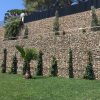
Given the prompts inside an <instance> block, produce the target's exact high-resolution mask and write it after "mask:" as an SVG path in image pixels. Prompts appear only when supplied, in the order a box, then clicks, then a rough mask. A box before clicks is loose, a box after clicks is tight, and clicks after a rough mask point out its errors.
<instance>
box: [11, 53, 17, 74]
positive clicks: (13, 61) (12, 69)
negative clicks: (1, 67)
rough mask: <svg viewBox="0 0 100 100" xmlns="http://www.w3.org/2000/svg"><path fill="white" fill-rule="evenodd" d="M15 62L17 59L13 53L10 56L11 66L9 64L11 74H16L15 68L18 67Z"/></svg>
mask: <svg viewBox="0 0 100 100" xmlns="http://www.w3.org/2000/svg"><path fill="white" fill-rule="evenodd" d="M17 63H18V60H17V57H16V54H15V55H14V56H13V58H12V66H11V73H13V74H17V68H18V67H17Z"/></svg>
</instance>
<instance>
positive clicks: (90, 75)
mask: <svg viewBox="0 0 100 100" xmlns="http://www.w3.org/2000/svg"><path fill="white" fill-rule="evenodd" d="M92 63H93V59H92V53H91V52H90V51H89V52H88V63H87V66H86V72H85V75H84V78H85V79H89V80H94V79H95V75H94V71H93V64H92Z"/></svg>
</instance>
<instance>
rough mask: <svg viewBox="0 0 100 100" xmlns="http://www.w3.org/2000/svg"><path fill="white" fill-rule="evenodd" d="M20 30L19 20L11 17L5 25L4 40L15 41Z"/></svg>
mask: <svg viewBox="0 0 100 100" xmlns="http://www.w3.org/2000/svg"><path fill="white" fill-rule="evenodd" d="M21 28H22V23H21V20H20V19H19V18H16V17H11V18H9V19H8V20H7V22H6V23H5V36H4V37H5V38H8V39H16V37H17V36H18V35H19V33H20V31H21Z"/></svg>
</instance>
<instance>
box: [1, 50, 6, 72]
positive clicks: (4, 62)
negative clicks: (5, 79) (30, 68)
mask: <svg viewBox="0 0 100 100" xmlns="http://www.w3.org/2000/svg"><path fill="white" fill-rule="evenodd" d="M3 52H4V58H3V62H2V65H1V67H2V70H1V72H2V73H6V67H7V66H6V61H7V49H6V48H5V49H4V50H3Z"/></svg>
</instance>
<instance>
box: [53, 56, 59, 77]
mask: <svg viewBox="0 0 100 100" xmlns="http://www.w3.org/2000/svg"><path fill="white" fill-rule="evenodd" d="M57 74H58V65H57V60H56V57H54V56H53V57H52V66H51V76H57Z"/></svg>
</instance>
